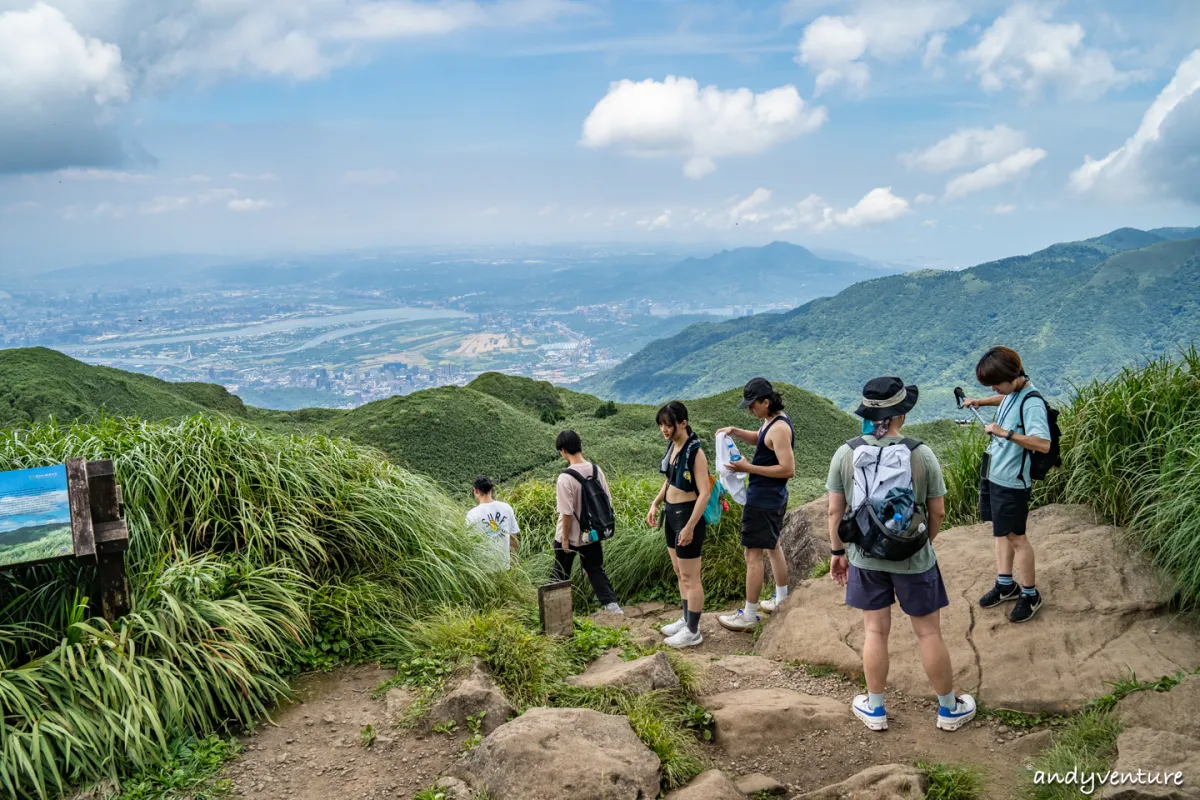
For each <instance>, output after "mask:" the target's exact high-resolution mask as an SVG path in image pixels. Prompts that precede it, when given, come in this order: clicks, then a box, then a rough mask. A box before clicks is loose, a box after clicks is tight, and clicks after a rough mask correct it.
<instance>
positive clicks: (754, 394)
mask: <svg viewBox="0 0 1200 800" xmlns="http://www.w3.org/2000/svg"><path fill="white" fill-rule="evenodd" d="M773 394H775V387H774V386H772V385H771V382H770V381H769V380H767V379H766V378H751V379H750V380H748V381H746V385H745V386H744V387H742V402H740V403H738V408H749V407H750V404H751V403H753V402H755V401H757V400H762V399H763V398H764V397H770V396H771V395H773Z"/></svg>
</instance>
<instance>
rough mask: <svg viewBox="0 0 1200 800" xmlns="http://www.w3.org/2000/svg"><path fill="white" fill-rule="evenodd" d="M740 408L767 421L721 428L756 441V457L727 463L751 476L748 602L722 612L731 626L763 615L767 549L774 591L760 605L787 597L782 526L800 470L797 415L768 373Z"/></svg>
mask: <svg viewBox="0 0 1200 800" xmlns="http://www.w3.org/2000/svg"><path fill="white" fill-rule="evenodd" d="M738 408H744V409H747V410H748V411H749V412H750V413H751V414H753V415H754V416H755V417H756V418H757V419H760V420H762V424H761V425H760V426H759V429H758V430H757V431H745V430H740V429H738V428H734V427H728V428H721V429H720V430H719V431H718V433H724V434H725V435H726V436H729V437H731V438H733V439H740V440H741V441H743V442H746V443H747V444H753V445H754V446H755V447H754V457H753V458H751V459H750V462H749V463H747V462H746V459H744V458H743V459H741V460H738V461H731V462H730V463H729V464H728V468H729V469H731V470H732V471H734V472H745V473H748V474H749V475H750V480H749V484H748V486H747V489H746V503H745V506H744V507H743V508H742V547H743V548H744V550H745V554H746V606H745V608H739V609H738V610H737V611H736V612H735V613H733V614H723V615H721V616H719V617H717V621H718V622H720V623H721V625H722V626H723V627H725V628H727V629H729V630H731V631H748V630H751V629H753V628H754V627H755V626H756V625H758V623H759V621H760V620H761V617H759V615H758V609H759V607H760V605H759V603H758V596H759V594H760V593H761V592H762V584H763V552H764V551H765V552H766V554H767V557H768V558H770V560H771V573H772V574H773V575H774V576H775V596H774V597H773V598H772V599H770V600H766V601H764V602H763V603H762V604H761V608H762V609H763V610H764V611H767V612H768V613H769V612H771V611H774V610H775V609H776V608H778V607H779V604H780V603H782V602H783V601H784V600H785V599H787V592H788V588H787V583H788V571H787V560H786V559H785V558H784V556H783V551H782V550H780V549H779V548H778V547H777V546H776V545H778V544H779V534H780V531H782V530H783V515H784V513H785V512H786V511H787V501H788V489H787V482H788V479H789V478H791V477H792V476H793V475H795V474H796V456H795V453H794V452H793V449H794V448H795V446H796V434H795V432H794V431H793V429H792V420H791V419H790V418H789V417H788V416H787V414H784V413H783V398H782V397H781V396H780V395H779V392H777V391H775V387H774V386H772V385H771V382H770V381H768V380H767V379H766V378H751V379H750V380H749V381H747V382H746V385H745V387H743V389H742V402H741V403H739V404H738Z"/></svg>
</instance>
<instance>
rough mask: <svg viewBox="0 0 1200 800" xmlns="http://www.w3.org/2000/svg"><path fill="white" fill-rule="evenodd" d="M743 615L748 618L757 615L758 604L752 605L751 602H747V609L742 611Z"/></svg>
mask: <svg viewBox="0 0 1200 800" xmlns="http://www.w3.org/2000/svg"><path fill="white" fill-rule="evenodd" d="M742 613H743V614H745V615H746V616H747V617H753V616H754V615H755V614H757V613H758V603H751V602H749V601H747V602H746V607H745V608H744V609H742Z"/></svg>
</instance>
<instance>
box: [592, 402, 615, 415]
mask: <svg viewBox="0 0 1200 800" xmlns="http://www.w3.org/2000/svg"><path fill="white" fill-rule="evenodd" d="M617 411H618V408H617V404H616V403H614V402H613V401H612V400H609V401H607V402H604V403H601V404H600V405H598V406H596V412H595V414H594V416H595V417H596V419H608V418H609V417H611V416H614V415H615V414H616V413H617Z"/></svg>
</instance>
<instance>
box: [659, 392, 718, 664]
mask: <svg viewBox="0 0 1200 800" xmlns="http://www.w3.org/2000/svg"><path fill="white" fill-rule="evenodd" d="M656 420H657V422H658V429H659V431H660V432H661V433H662V435H663V438H664V439H666V440H667V441H668V442H669V444H668V445H667V454H666V455H665V456H663V460H662V464H661V466H660V467H659V471H660V472H662V473H663V475H665V476H666V480H665V481H663V486H662V488H661V489H660V490H659V491H658V495H657V496H655V498H654V502H652V503H651V504H650V510H649V512H647V514H646V524H647V525H649V526H650V527H652V528H656V527H658V524H659V518H658V511H659V506H662V512H663V518H662V522H663V528H664V530H665V532H666V539H667V552H669V553H670V554H671V566H673V567H674V568H675V575H676V577H677V578H678V579H679V596H680V597H681V598H682V600H683V615H682V616H681V617H680V618H679V620H677V621H676V622H672V623H671V624H669V625H665V626H663V629H662V632H663V634H664V635H666V637H667V639H666V642H665V644H669V645H671V646H672V647H692V646H694V645H698V644H700V643H701V642H702V641H704V636H703V635H702V634H701V633H700V612H701V611H702V610H703V609H704V586H703V584H702V583H701V582H700V550H701V548H702V547H703V545H704V535H705V533H706V526H705V523H704V509H705V507H706V506H707V505H708V498H709V495H710V494H711V493H712V487H711V485H710V484H709V481H708V458H707V457H706V456H705V455H704V449H703V448H702V447H701V446H700V439H699V437H697V436H696V434H695V433H694V432H693V431H692V428H691V426H690V425H688V411H687V407H686V406H685V405H684V404H683V403H681V402H679V401H678V400H675V401H672V402H670V403H667V404H666V405H665V406H663V407H662V408H660V409H659V410H658V415H657V417H656ZM664 503H665V505H664Z"/></svg>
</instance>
